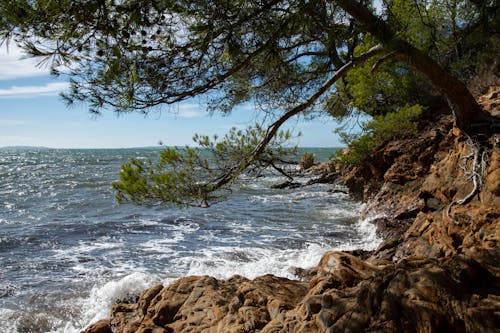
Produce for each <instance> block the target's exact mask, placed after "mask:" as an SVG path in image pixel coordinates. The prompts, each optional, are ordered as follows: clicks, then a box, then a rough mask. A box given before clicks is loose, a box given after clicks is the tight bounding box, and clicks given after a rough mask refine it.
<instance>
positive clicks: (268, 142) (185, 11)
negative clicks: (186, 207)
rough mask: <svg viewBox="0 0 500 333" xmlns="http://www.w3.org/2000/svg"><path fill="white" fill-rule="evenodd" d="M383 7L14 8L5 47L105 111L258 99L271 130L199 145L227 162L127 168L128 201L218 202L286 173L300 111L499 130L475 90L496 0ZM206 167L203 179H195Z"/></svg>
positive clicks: (222, 106)
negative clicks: (271, 171) (434, 110)
mask: <svg viewBox="0 0 500 333" xmlns="http://www.w3.org/2000/svg"><path fill="white" fill-rule="evenodd" d="M376 4H377V5H378V9H376V8H375V7H374V4H373V3H372V1H363V0H361V1H356V0H287V1H280V0H255V1H248V0H216V1H210V0H208V1H207V0H194V1H184V0H147V1H137V0H124V1H113V0H90V1H67V0H40V1H31V0H30V1H28V0H24V1H3V2H2V3H1V4H0V34H1V37H0V38H1V40H2V41H4V42H6V43H7V42H13V43H16V44H18V45H19V46H21V47H22V48H23V49H24V50H26V51H27V52H28V54H29V55H31V56H35V57H40V59H41V61H46V62H47V63H49V64H50V66H51V68H52V71H53V74H54V75H60V74H61V75H68V76H69V77H70V80H71V81H70V82H71V90H70V91H69V92H68V93H66V94H65V95H64V98H65V100H66V101H67V102H68V103H69V104H71V103H75V102H85V103H87V104H88V105H89V108H90V110H91V111H92V112H95V113H99V112H102V111H105V110H114V111H116V112H120V113H123V112H143V113H147V112H149V111H150V110H152V109H158V108H160V109H161V108H164V107H166V106H168V105H172V104H175V103H179V102H181V101H184V100H187V99H189V98H192V97H194V96H203V97H204V98H205V99H206V100H207V103H208V111H211V112H222V113H230V112H231V110H232V109H233V108H234V107H235V106H237V105H240V104H242V103H247V102H252V103H254V104H255V106H256V108H258V109H259V110H260V111H261V112H264V113H266V114H268V115H269V119H272V121H271V122H270V123H269V124H267V125H266V127H264V126H257V127H254V128H251V129H248V130H247V132H241V133H238V132H235V131H233V132H231V133H229V134H228V136H226V137H225V138H223V140H218V138H216V139H215V140H212V139H210V138H206V137H200V136H198V137H196V140H195V141H196V142H197V143H198V144H199V145H200V146H201V147H203V148H207V149H208V150H210V151H212V153H213V154H214V156H215V157H216V159H215V160H214V159H213V158H212V159H210V158H209V159H205V158H201V157H200V156H201V155H200V152H199V151H194V150H191V149H184V150H172V149H169V150H167V151H166V152H165V153H163V155H162V156H161V157H160V160H159V162H158V163H157V164H154V163H152V162H151V163H146V164H144V163H141V162H138V161H132V162H131V163H129V164H126V165H124V167H123V170H122V174H121V181H120V182H118V183H116V184H115V187H116V188H117V190H118V196H119V198H120V199H123V200H125V199H126V200H131V201H133V202H136V203H143V202H151V201H153V202H155V201H159V202H175V203H187V204H196V203H198V204H208V202H209V201H211V200H213V199H215V198H218V197H220V195H219V194H220V192H224V191H227V190H228V189H229V186H230V185H231V184H232V183H233V182H234V181H235V179H236V178H237V176H238V175H240V174H241V173H242V172H243V170H246V169H248V168H251V169H252V168H253V169H258V168H264V167H269V166H271V167H275V168H279V167H278V163H279V162H282V161H284V160H285V159H286V157H287V155H288V152H287V151H286V150H284V149H277V148H278V147H280V144H282V143H283V140H284V139H286V138H289V137H290V134H289V133H282V132H280V131H279V129H280V127H281V126H282V124H283V123H285V122H286V121H287V120H288V119H290V118H292V117H294V116H297V115H299V114H312V113H314V112H322V113H328V114H331V115H332V116H334V117H336V118H344V117H348V116H350V115H353V114H356V113H366V114H368V115H371V116H378V117H382V116H385V115H386V114H387V113H391V112H399V110H401V108H403V107H405V105H407V104H408V105H409V106H408V107H411V105H420V106H422V107H423V108H424V109H425V108H429V107H431V106H432V104H433V103H435V102H436V100H439V99H441V100H443V99H446V100H447V101H448V102H449V104H450V106H451V110H452V112H453V114H454V116H455V119H456V124H457V126H458V127H459V128H460V129H461V130H462V131H463V132H464V133H466V134H467V135H470V136H475V135H477V134H481V133H491V132H492V131H498V120H497V119H496V118H493V117H491V116H489V115H488V114H486V113H484V112H482V110H481V108H480V107H479V106H478V104H477V103H476V101H475V99H474V96H473V95H472V94H471V92H470V90H469V89H468V88H467V86H466V85H465V84H464V83H463V80H468V79H470V78H471V77H473V76H474V75H478V74H480V73H481V71H497V70H498V47H495V45H498V41H499V37H498V28H499V22H500V20H499V17H498V16H499V11H498V6H499V5H498V4H497V3H496V1H493V0H491V1H489V0H446V1H435V0H414V1H403V0H384V1H377V2H376ZM473 46H474V47H475V49H474V51H473V50H471V47H473ZM485 59H496V60H495V61H497V63H496V64H495V63H493V67H494V68H485V66H480V65H479V64H478V62H479V61H484V60H485ZM495 66H496V67H495ZM379 119H382V118H379ZM387 119H389V118H387ZM382 128H383V127H382ZM271 148H275V149H271ZM214 161H216V163H215V162H214ZM214 163H215V164H214ZM181 165H182V167H181ZM199 170H204V172H202V173H200V175H204V176H203V177H201V178H200V177H195V178H193V176H192V175H193V174H194V173H195V172H198V171H199ZM181 184H184V185H181ZM218 193H219V194H218ZM193 199H194V200H193Z"/></svg>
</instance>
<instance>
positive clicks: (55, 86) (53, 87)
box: [0, 82, 69, 98]
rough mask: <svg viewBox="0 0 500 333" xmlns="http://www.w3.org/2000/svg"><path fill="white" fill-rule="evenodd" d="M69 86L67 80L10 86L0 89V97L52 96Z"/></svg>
mask: <svg viewBox="0 0 500 333" xmlns="http://www.w3.org/2000/svg"><path fill="white" fill-rule="evenodd" d="M68 87H69V83H68V82H54V83H47V84H46V85H44V86H12V87H10V88H8V89H0V98H32V97H39V96H53V95H57V94H58V93H60V92H61V91H63V90H65V89H67V88H68Z"/></svg>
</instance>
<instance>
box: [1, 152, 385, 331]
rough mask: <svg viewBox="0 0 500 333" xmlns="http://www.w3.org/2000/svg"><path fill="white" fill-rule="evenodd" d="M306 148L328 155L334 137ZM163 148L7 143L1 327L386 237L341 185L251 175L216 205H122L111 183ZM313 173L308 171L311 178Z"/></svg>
mask: <svg viewBox="0 0 500 333" xmlns="http://www.w3.org/2000/svg"><path fill="white" fill-rule="evenodd" d="M305 151H310V152H312V153H314V154H315V157H316V160H317V161H322V160H323V161H325V160H327V159H328V158H329V157H330V156H331V155H332V154H333V153H334V152H335V149H333V148H316V149H314V148H309V149H301V150H300V153H303V152H305ZM158 152H159V148H137V149H35V148H24V149H19V148H10V149H0V332H9V333H10V332H12V333H14V332H23V333H31V332H32V333H38V332H57V333H62V332H65V333H73V332H80V331H81V330H82V329H84V328H85V327H87V326H88V325H89V324H91V323H93V322H96V321H97V320H100V319H104V318H107V317H108V316H109V311H110V308H111V306H112V305H113V304H115V303H116V302H120V301H123V300H129V299H134V298H136V297H137V295H139V293H140V292H141V291H142V290H144V289H145V288H148V287H150V286H152V285H155V284H158V283H163V284H168V283H169V282H171V281H173V280H175V279H177V278H180V277H182V276H186V275H211V276H215V277H217V278H222V279H224V278H229V277H231V276H232V275H234V274H239V275H243V276H246V277H248V278H255V277H257V276H259V275H263V274H275V275H278V276H284V277H288V278H296V277H295V276H294V275H293V272H294V269H293V268H294V267H300V268H310V267H313V266H315V265H316V264H317V263H318V262H319V260H320V258H321V256H322V254H323V253H325V252H326V251H331V250H352V249H366V250H370V249H374V248H375V247H376V246H377V245H378V244H379V242H380V240H379V239H378V238H377V236H376V235H375V230H374V227H373V225H372V224H371V223H370V220H369V219H366V220H362V219H360V210H361V205H360V204H359V203H356V202H353V201H352V200H351V199H350V198H349V197H348V195H346V194H344V193H341V192H333V191H331V190H332V187H333V185H328V184H316V185H311V186H306V187H299V188H294V189H272V188H271V186H272V185H274V184H278V183H280V182H283V181H284V180H286V179H284V178H283V177H282V176H279V175H275V174H272V173H270V172H269V173H266V174H265V176H263V177H259V178H253V177H243V179H242V181H241V182H240V183H238V184H237V185H235V187H234V189H233V193H232V195H231V196H230V197H229V198H227V200H226V201H224V202H220V203H217V204H215V205H212V206H210V207H209V208H183V207H176V206H161V207H141V206H135V205H132V204H118V203H117V202H116V200H115V193H114V190H113V189H112V186H111V183H112V182H113V181H115V180H117V179H118V173H119V170H120V166H121V164H122V163H124V162H126V161H128V160H129V159H130V158H153V159H154V158H155V156H157V154H158ZM308 177H310V176H301V177H299V178H298V179H296V180H298V181H300V182H305V181H307V179H308Z"/></svg>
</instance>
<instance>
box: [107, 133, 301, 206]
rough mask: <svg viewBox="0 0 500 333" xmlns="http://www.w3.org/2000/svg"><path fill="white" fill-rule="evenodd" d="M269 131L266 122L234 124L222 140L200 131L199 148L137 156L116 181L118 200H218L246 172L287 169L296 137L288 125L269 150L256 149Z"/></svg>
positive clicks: (196, 203) (203, 203) (192, 203)
mask: <svg viewBox="0 0 500 333" xmlns="http://www.w3.org/2000/svg"><path fill="white" fill-rule="evenodd" d="M265 134H266V131H265V129H264V128H263V127H262V126H260V125H255V126H253V127H248V128H246V129H245V130H239V129H237V128H232V129H231V130H230V131H229V133H227V134H226V135H225V136H224V137H223V138H222V139H221V140H219V138H218V137H217V136H213V137H209V136H204V135H195V136H194V137H193V141H194V142H195V144H197V146H198V148H190V147H185V148H166V149H165V150H163V151H162V152H161V153H160V156H159V159H158V160H157V161H152V160H138V159H133V160H131V161H130V162H128V163H125V164H124V165H122V170H121V172H120V180H119V181H117V182H115V183H113V187H114V188H115V189H116V190H117V195H116V197H117V200H118V201H119V202H132V203H135V204H139V205H150V206H151V205H157V204H161V203H173V204H177V205H189V206H208V205H209V204H211V203H213V202H217V201H219V200H221V199H223V198H224V197H225V196H226V195H227V194H229V193H230V192H231V186H232V185H233V184H234V182H235V181H236V180H237V179H238V177H239V176H240V175H241V174H242V173H243V172H245V171H247V172H250V173H254V174H255V173H260V172H262V171H263V170H264V169H266V168H268V167H273V168H277V169H278V171H280V172H282V170H281V169H280V168H279V166H278V165H277V164H278V163H283V162H286V160H285V159H286V158H288V157H291V156H294V155H295V154H296V152H297V148H296V147H294V148H284V145H285V144H286V143H287V142H289V141H290V139H292V134H291V133H290V132H289V131H281V132H279V133H278V134H277V135H276V136H275V137H274V138H273V140H272V141H271V142H270V144H269V145H268V146H267V147H266V149H265V150H264V151H262V152H261V153H259V154H255V147H257V146H258V144H259V143H260V142H261V140H262V139H263V137H264V136H265Z"/></svg>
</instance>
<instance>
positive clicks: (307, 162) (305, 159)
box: [300, 152, 314, 170]
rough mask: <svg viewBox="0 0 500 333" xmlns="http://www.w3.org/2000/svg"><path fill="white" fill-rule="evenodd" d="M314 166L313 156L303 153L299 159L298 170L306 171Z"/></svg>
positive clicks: (309, 153)
mask: <svg viewBox="0 0 500 333" xmlns="http://www.w3.org/2000/svg"><path fill="white" fill-rule="evenodd" d="M313 165H314V154H313V153H311V152H305V153H304V155H302V157H301V158H300V168H301V169H302V170H307V169H309V168H310V167H312V166H313Z"/></svg>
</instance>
